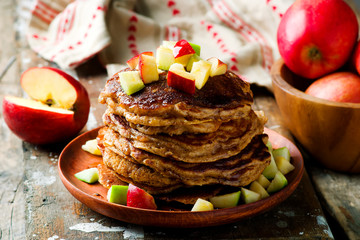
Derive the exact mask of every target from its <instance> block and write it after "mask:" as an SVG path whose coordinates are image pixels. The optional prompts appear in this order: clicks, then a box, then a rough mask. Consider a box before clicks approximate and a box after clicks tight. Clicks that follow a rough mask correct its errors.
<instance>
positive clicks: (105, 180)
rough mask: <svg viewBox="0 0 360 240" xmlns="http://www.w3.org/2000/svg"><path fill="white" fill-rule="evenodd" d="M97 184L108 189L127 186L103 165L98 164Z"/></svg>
mask: <svg viewBox="0 0 360 240" xmlns="http://www.w3.org/2000/svg"><path fill="white" fill-rule="evenodd" d="M96 167H97V169H98V171H99V183H100V184H101V185H103V186H104V187H106V188H107V189H109V188H110V187H111V186H112V185H127V184H128V183H127V182H124V181H121V180H120V178H118V176H117V175H116V173H115V172H114V171H113V170H111V169H109V168H108V167H107V166H106V165H105V164H104V163H101V164H98V165H97V166H96Z"/></svg>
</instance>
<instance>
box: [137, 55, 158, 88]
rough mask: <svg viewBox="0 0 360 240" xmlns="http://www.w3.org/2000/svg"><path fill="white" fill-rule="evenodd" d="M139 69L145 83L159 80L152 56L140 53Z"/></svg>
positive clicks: (154, 59)
mask: <svg viewBox="0 0 360 240" xmlns="http://www.w3.org/2000/svg"><path fill="white" fill-rule="evenodd" d="M139 71H140V76H141V79H142V80H143V82H144V83H145V84H148V83H151V82H154V81H157V80H159V73H158V67H157V65H156V58H155V57H154V56H148V55H145V54H141V55H140V57H139Z"/></svg>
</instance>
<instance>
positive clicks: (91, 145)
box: [81, 139, 102, 156]
mask: <svg viewBox="0 0 360 240" xmlns="http://www.w3.org/2000/svg"><path fill="white" fill-rule="evenodd" d="M81 148H82V149H83V150H84V151H87V152H89V153H91V154H94V155H98V156H101V155H102V154H101V151H100V150H99V148H98V145H97V140H96V139H91V140H88V141H86V142H85V144H84V145H82V146H81Z"/></svg>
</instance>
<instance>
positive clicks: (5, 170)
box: [0, 0, 25, 239]
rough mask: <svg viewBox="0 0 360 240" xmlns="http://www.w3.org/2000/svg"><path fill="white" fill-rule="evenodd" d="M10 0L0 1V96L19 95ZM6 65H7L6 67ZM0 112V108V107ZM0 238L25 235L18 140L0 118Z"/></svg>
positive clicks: (16, 53) (14, 34)
mask: <svg viewBox="0 0 360 240" xmlns="http://www.w3.org/2000/svg"><path fill="white" fill-rule="evenodd" d="M14 5H15V4H14V1H12V0H4V1H0V16H1V21H0V32H1V34H0V73H1V74H0V75H1V76H2V78H1V79H0V98H1V99H3V97H4V96H5V95H20V94H21V89H20V88H19V84H18V81H19V66H18V61H17V60H16V59H18V51H17V49H16V32H15V31H14V29H13V28H12V26H13V22H14V20H15V18H16V16H15V15H14V13H15V9H14ZM9 26H10V27H9ZM6 68H7V69H6ZM1 113H2V109H1ZM0 121H1V123H2V124H1V126H0V145H1V151H0V182H1V184H0V209H1V211H0V219H1V220H0V239H23V238H24V236H25V209H24V208H25V199H24V192H23V184H22V181H23V174H24V166H23V157H22V155H23V153H22V142H21V141H20V140H19V139H18V138H17V137H16V136H14V135H13V134H12V133H11V131H10V130H9V129H8V127H7V126H6V124H5V123H4V120H3V116H2V115H1V118H0Z"/></svg>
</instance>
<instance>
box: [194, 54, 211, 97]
mask: <svg viewBox="0 0 360 240" xmlns="http://www.w3.org/2000/svg"><path fill="white" fill-rule="evenodd" d="M210 69H211V64H210V63H209V62H207V61H204V60H200V61H198V62H194V64H193V67H192V69H191V72H190V73H191V74H193V75H194V76H195V87H196V88H197V89H199V90H200V89H201V88H202V87H203V86H204V85H205V83H206V82H207V80H208V79H209V76H210Z"/></svg>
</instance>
